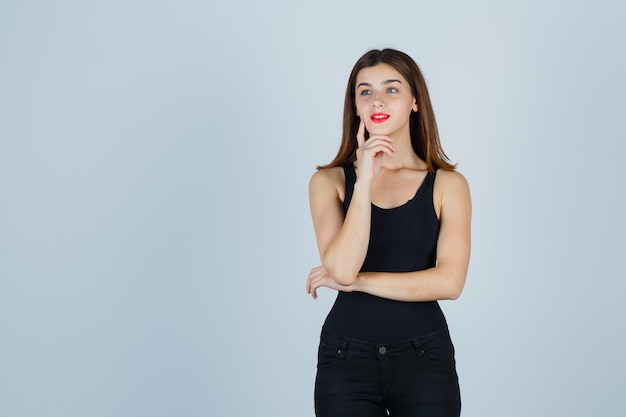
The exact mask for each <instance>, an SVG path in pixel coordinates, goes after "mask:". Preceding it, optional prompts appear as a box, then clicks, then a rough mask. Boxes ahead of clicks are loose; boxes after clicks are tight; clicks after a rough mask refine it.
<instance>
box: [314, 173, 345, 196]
mask: <svg viewBox="0 0 626 417" xmlns="http://www.w3.org/2000/svg"><path fill="white" fill-rule="evenodd" d="M345 192H346V181H345V174H344V171H343V167H341V166H339V167H332V168H323V169H320V170H318V171H316V172H315V173H314V174H313V175H312V176H311V180H310V182H309V194H310V196H311V197H312V198H315V196H320V195H326V196H330V195H331V194H332V195H333V196H334V197H336V198H338V199H339V200H341V201H343V198H344V195H345Z"/></svg>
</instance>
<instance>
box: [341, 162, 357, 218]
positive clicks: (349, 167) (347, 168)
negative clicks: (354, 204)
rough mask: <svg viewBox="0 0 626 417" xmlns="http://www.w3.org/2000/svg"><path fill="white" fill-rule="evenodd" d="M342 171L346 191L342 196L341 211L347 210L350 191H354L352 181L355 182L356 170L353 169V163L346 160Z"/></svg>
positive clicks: (350, 196)
mask: <svg viewBox="0 0 626 417" xmlns="http://www.w3.org/2000/svg"><path fill="white" fill-rule="evenodd" d="M343 173H344V175H345V177H346V192H345V196H344V197H343V212H344V213H347V212H348V207H349V206H350V200H352V193H353V192H354V183H355V182H356V170H355V169H354V164H353V163H352V162H348V163H347V164H345V165H344V166H343Z"/></svg>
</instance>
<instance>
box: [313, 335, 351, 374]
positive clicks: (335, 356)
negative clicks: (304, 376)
mask: <svg viewBox="0 0 626 417" xmlns="http://www.w3.org/2000/svg"><path fill="white" fill-rule="evenodd" d="M344 353H345V343H342V342H340V341H337V340H331V339H329V338H326V337H324V336H322V338H321V339H320V346H319V349H318V351H317V369H324V368H330V367H331V366H333V365H334V364H335V363H336V362H337V361H338V360H339V359H340V358H342V357H343V355H344Z"/></svg>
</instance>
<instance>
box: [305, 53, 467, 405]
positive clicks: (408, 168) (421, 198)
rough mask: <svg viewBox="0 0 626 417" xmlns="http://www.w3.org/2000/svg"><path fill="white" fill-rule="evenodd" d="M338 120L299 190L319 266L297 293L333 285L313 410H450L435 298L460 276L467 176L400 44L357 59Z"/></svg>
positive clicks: (454, 290)
mask: <svg viewBox="0 0 626 417" xmlns="http://www.w3.org/2000/svg"><path fill="white" fill-rule="evenodd" d="M343 117H344V122H343V137H342V142H341V146H340V148H339V152H338V154H337V156H336V157H335V159H334V160H333V161H332V162H331V163H330V164H328V165H326V166H322V167H319V169H318V171H317V172H316V173H315V174H314V175H313V177H312V178H311V182H310V187H309V191H310V201H311V213H312V217H313V224H314V227H315V233H316V236H317V244H318V248H319V252H320V257H321V261H322V265H320V266H318V267H316V268H314V269H313V270H312V271H311V273H310V274H309V277H308V279H307V292H308V293H310V294H311V295H312V296H313V298H317V289H318V288H319V287H328V288H332V289H335V290H338V291H339V292H338V296H337V299H336V301H335V304H334V306H333V308H332V310H331V311H330V313H329V314H328V317H327V318H326V321H325V323H324V326H323V328H322V333H321V338H320V346H319V354H318V366H317V368H318V372H317V378H316V381H315V411H316V415H318V416H321V417H325V416H336V417H350V416H355V417H356V416H358V417H369V416H387V415H389V416H429V417H432V416H437V417H447V416H450V417H452V416H458V415H459V414H460V409H461V400H460V394H459V385H458V378H457V374H456V369H455V359H454V347H453V345H452V342H451V340H450V336H449V333H448V328H447V324H446V320H445V317H444V315H443V313H442V311H441V309H440V308H439V304H438V303H437V300H445V299H449V300H453V299H456V298H457V297H459V295H460V294H461V291H462V289H463V286H464V284H465V277H466V275H467V268H468V263H469V256H470V217H471V203H470V193H469V187H468V184H467V182H466V180H465V178H464V177H463V176H462V175H461V174H459V173H458V172H457V171H455V165H453V164H451V163H450V162H449V160H448V158H447V156H446V154H445V153H444V152H443V150H442V148H441V144H440V142H439V135H438V132H437V125H436V123H435V116H434V114H433V110H432V106H431V103H430V98H429V95H428V91H427V89H426V83H425V81H424V77H423V76H422V74H421V71H420V70H419V68H418V67H417V65H416V64H415V62H414V61H413V60H412V59H411V58H410V57H409V56H408V55H406V54H405V53H403V52H400V51H396V50H393V49H384V50H372V51H369V52H367V53H366V54H365V55H363V56H362V57H361V58H360V59H359V60H358V61H357V63H356V65H355V66H354V68H353V69H352V73H351V74H350V78H349V80H348V87H347V90H346V98H345V105H344V115H343Z"/></svg>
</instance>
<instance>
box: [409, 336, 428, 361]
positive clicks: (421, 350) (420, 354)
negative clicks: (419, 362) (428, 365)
mask: <svg viewBox="0 0 626 417" xmlns="http://www.w3.org/2000/svg"><path fill="white" fill-rule="evenodd" d="M411 342H413V348H414V349H415V355H417V359H423V358H424V356H425V352H424V348H422V343H421V342H420V341H419V339H417V338H415V339H413V340H411Z"/></svg>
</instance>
